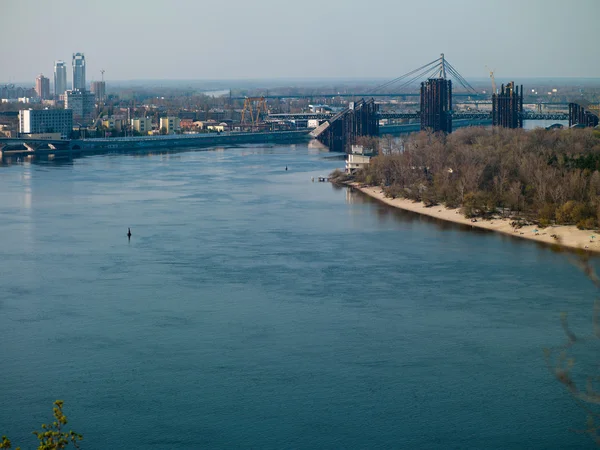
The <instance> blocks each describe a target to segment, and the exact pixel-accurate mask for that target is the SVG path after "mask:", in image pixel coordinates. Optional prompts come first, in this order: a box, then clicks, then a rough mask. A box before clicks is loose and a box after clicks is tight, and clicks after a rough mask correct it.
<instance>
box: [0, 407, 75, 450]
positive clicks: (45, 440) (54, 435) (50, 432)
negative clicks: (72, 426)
mask: <svg viewBox="0 0 600 450" xmlns="http://www.w3.org/2000/svg"><path fill="white" fill-rule="evenodd" d="M62 408H63V401H62V400H56V401H55V402H54V408H53V409H52V413H53V415H54V421H53V422H52V423H50V424H42V427H41V428H42V429H41V431H34V432H33V434H34V435H35V436H36V437H37V438H38V440H39V441H40V442H39V445H38V450H59V449H63V448H66V447H67V446H68V445H69V444H73V447H75V448H79V444H78V442H79V441H81V440H82V439H83V436H82V435H81V434H78V433H75V432H74V431H63V426H64V425H66V424H67V417H66V416H65V415H64V413H63V409H62ZM2 448H5V449H9V448H12V443H11V442H10V440H9V439H8V438H7V437H6V436H2V441H0V449H2ZM16 450H20V447H17V448H16Z"/></svg>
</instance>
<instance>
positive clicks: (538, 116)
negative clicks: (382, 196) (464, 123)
mask: <svg viewBox="0 0 600 450" xmlns="http://www.w3.org/2000/svg"><path fill="white" fill-rule="evenodd" d="M375 115H376V117H377V119H407V120H408V119H413V120H420V118H421V113H420V111H416V112H379V111H378V112H377V113H376V114H375ZM334 116H335V114H332V113H295V114H270V115H269V116H267V119H266V120H267V121H268V122H273V121H278V120H311V119H317V120H329V119H332V118H333V117H334ZM451 116H452V118H453V119H456V120H461V119H469V120H492V112H491V111H490V112H484V111H468V112H462V111H457V112H454V111H453V112H451ZM520 116H521V117H522V118H523V120H569V113H567V112H564V113H562V112H556V113H538V112H523V113H521V114H520Z"/></svg>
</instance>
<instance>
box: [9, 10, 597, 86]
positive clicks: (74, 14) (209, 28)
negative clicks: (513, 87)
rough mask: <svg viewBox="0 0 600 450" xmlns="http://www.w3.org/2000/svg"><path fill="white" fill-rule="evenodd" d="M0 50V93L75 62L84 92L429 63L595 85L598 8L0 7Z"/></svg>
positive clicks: (335, 74) (387, 73) (386, 73)
mask: <svg viewBox="0 0 600 450" xmlns="http://www.w3.org/2000/svg"><path fill="white" fill-rule="evenodd" d="M0 44H1V45H0V83H5V82H26V81H28V80H31V83H32V84H33V82H34V80H35V77H36V76H37V75H38V74H40V73H43V74H44V75H45V76H47V77H48V78H50V79H52V73H53V64H54V61H55V60H64V61H66V62H67V63H68V66H69V69H70V64H71V56H72V54H73V53H75V52H83V53H84V54H85V57H86V64H87V81H88V83H89V82H90V81H92V80H99V79H100V78H101V74H100V70H101V69H104V70H105V71H106V73H105V79H106V81H107V83H108V82H110V80H121V81H124V80H144V79H148V80H159V79H182V80H197V79H209V80H215V79H217V80H218V79H238V80H239V79H278V78H294V79H298V78H333V79H335V78H344V79H348V78H373V79H392V78H395V77H398V76H400V75H402V74H404V73H406V72H408V71H410V70H412V69H415V68H417V67H419V66H421V65H423V64H425V63H427V62H430V61H432V60H434V59H436V58H438V57H439V55H440V53H444V54H445V56H446V58H447V59H448V61H450V63H451V64H452V65H453V66H454V67H455V68H456V69H458V71H459V72H460V73H461V74H462V75H463V76H465V77H467V78H469V77H479V78H481V77H486V76H488V75H489V72H488V70H487V69H486V66H488V67H489V68H490V69H492V70H495V74H496V78H500V79H502V78H509V77H510V78H516V77H552V78H554V77H600V48H599V44H600V0H570V1H564V0H414V1H405V0H301V1H290V2H286V1H281V0H226V1H220V2H215V1H207V0H169V1H154V0H103V1H89V0H0ZM70 78H71V74H70V70H69V75H68V79H69V80H70ZM69 83H70V81H69Z"/></svg>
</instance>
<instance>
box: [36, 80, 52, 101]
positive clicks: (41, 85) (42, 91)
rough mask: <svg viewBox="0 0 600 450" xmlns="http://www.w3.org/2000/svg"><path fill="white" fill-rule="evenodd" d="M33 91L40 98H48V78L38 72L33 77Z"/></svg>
mask: <svg viewBox="0 0 600 450" xmlns="http://www.w3.org/2000/svg"><path fill="white" fill-rule="evenodd" d="M35 92H37V95H38V97H39V98H41V99H42V100H47V99H49V98H50V80H49V79H48V78H46V77H45V76H44V75H42V74H41V73H40V76H39V77H37V78H36V79H35Z"/></svg>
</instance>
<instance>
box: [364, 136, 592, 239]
mask: <svg viewBox="0 0 600 450" xmlns="http://www.w3.org/2000/svg"><path fill="white" fill-rule="evenodd" d="M363 144H367V146H371V147H374V150H376V151H377V152H378V156H377V157H375V158H373V159H372V160H371V164H370V165H369V166H368V167H367V168H366V169H364V170H362V171H360V172H358V173H357V175H356V179H357V181H359V182H362V183H365V184H370V185H381V186H383V187H384V189H385V191H386V193H387V195H389V196H392V197H397V196H401V197H406V198H410V199H413V200H415V201H423V202H425V203H426V204H429V205H432V206H433V205H435V204H444V205H446V206H448V207H462V208H463V211H464V213H465V215H467V216H471V217H474V216H486V215H492V214H493V215H496V214H502V215H505V216H512V217H514V216H518V217H522V218H524V219H526V220H530V221H535V222H537V223H539V224H540V225H541V226H545V225H549V224H552V223H556V224H574V225H577V226H579V227H580V228H586V229H595V228H597V227H598V226H599V223H600V131H598V130H591V129H566V130H545V129H536V130H532V131H525V130H509V129H502V128H493V129H484V128H465V129H461V130H458V131H456V132H455V133H452V134H450V135H443V134H432V133H426V132H421V133H417V134H413V135H410V136H408V137H404V138H401V139H392V138H390V137H383V138H380V139H378V140H375V141H373V140H372V139H370V140H369V142H365V143H363Z"/></svg>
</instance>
